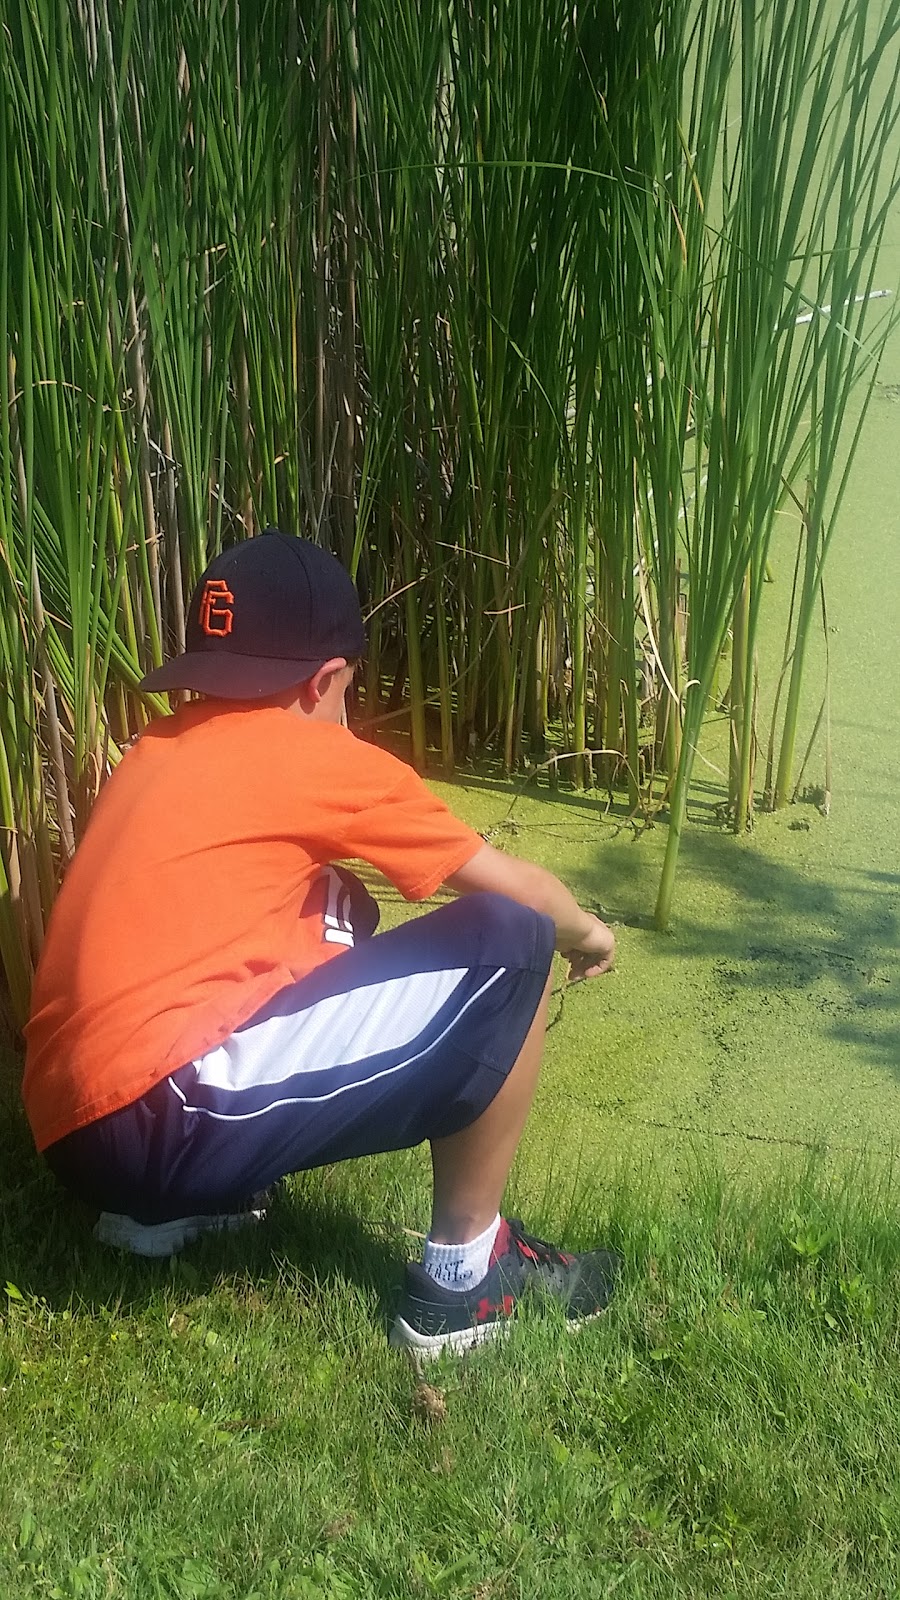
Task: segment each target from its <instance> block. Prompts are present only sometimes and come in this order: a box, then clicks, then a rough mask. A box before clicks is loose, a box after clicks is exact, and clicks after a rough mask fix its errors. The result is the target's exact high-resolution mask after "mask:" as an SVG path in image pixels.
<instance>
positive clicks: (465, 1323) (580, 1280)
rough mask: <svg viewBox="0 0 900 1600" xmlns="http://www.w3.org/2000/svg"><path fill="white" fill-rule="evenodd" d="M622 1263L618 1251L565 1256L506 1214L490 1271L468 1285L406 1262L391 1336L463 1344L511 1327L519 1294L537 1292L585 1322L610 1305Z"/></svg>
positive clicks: (398, 1340)
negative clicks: (447, 1284)
mask: <svg viewBox="0 0 900 1600" xmlns="http://www.w3.org/2000/svg"><path fill="white" fill-rule="evenodd" d="M620 1266H621V1260H620V1258H619V1256H618V1255H617V1254H616V1253H615V1251H612V1250H589V1251H587V1252H586V1253H585V1254H584V1255H577V1256H573V1255H566V1254H565V1252H564V1251H562V1250H557V1249H556V1248H555V1246H554V1245H552V1244H545V1243H544V1241H543V1240H542V1239H533V1238H532V1237H531V1236H530V1234H527V1233H526V1232H525V1231H524V1229H523V1227H522V1224H521V1222H519V1221H518V1219H517V1218H515V1217H511V1218H510V1219H509V1220H508V1221H507V1220H506V1219H505V1218H504V1219H503V1220H502V1221H501V1223H500V1228H499V1231H498V1233H497V1238H496V1240H495V1242H494V1248H493V1250H492V1252H491V1259H490V1264H489V1266H488V1270H487V1272H486V1274H485V1276H484V1277H483V1278H482V1280H481V1282H480V1283H477V1284H476V1285H475V1287H474V1288H472V1289H445V1288H444V1287H443V1285H442V1284H439V1283H435V1281H434V1279H433V1278H432V1277H430V1276H429V1274H428V1273H427V1272H426V1271H425V1269H424V1267H422V1266H421V1265H420V1264H419V1263H418V1262H417V1261H411V1262H410V1263H409V1265H408V1266H407V1269H406V1288H405V1290H404V1294H403V1299H402V1301H401V1303H400V1308H399V1310H398V1312H397V1315H396V1317H395V1319H394V1325H393V1327H392V1329H391V1333H390V1342H391V1344H392V1345H398V1346H404V1347H405V1348H407V1349H411V1350H413V1351H417V1352H419V1353H420V1354H421V1355H437V1354H438V1352H439V1351H441V1350H468V1349H470V1348H471V1347H472V1346H473V1345H476V1344H481V1343H483V1341H484V1340H485V1339H490V1338H492V1337H493V1335H494V1334H496V1333H497V1332H498V1330H499V1329H501V1328H503V1327H504V1326H508V1323H509V1319H510V1317H512V1316H514V1315H515V1312H516V1308H517V1307H518V1305H519V1303H520V1302H521V1300H522V1299H523V1297H524V1296H525V1295H531V1294H535V1293H536V1294H538V1295H546V1296H548V1298H550V1299H551V1300H556V1301H558V1302H559V1303H560V1304H561V1305H562V1307H563V1310H564V1311H565V1315H566V1319H567V1321H569V1322H570V1323H572V1324H573V1325H577V1324H580V1323H582V1322H587V1321H588V1320H589V1319H590V1318H591V1317H597V1316H599V1315H600V1312H601V1311H604V1310H605V1309H606V1306H607V1305H608V1304H609V1301H610V1298H611V1296H612V1293H613V1290H614V1288H615V1281H616V1276H617V1274H618V1271H619V1267H620Z"/></svg>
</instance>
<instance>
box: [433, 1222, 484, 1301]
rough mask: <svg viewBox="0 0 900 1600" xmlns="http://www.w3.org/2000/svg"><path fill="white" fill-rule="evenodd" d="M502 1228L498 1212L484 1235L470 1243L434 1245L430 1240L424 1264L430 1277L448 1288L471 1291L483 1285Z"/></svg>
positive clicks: (481, 1234)
mask: <svg viewBox="0 0 900 1600" xmlns="http://www.w3.org/2000/svg"><path fill="white" fill-rule="evenodd" d="M499 1227H500V1215H499V1212H498V1214H497V1216H496V1217H495V1218H494V1220H493V1222H492V1223H490V1224H489V1226H488V1227H487V1228H485V1230H484V1233H480V1234H479V1235H478V1238H477V1239H469V1240H468V1241H467V1243H466V1244H433V1243H432V1241H431V1239H430V1238H428V1239H426V1240H425V1249H424V1252H423V1254H422V1265H423V1267H424V1268H425V1271H426V1272H427V1273H428V1276H429V1278H433V1279H434V1281H435V1283H440V1284H442V1285H443V1287H444V1288H445V1289H471V1288H473V1286H474V1285H475V1284H476V1283H480V1282H481V1280H482V1278H483V1277H484V1275H485V1273H486V1272H487V1269H488V1262H489V1261H490V1259H491V1251H492V1249H493V1247H494V1240H495V1239H496V1237H497V1231H498V1229H499Z"/></svg>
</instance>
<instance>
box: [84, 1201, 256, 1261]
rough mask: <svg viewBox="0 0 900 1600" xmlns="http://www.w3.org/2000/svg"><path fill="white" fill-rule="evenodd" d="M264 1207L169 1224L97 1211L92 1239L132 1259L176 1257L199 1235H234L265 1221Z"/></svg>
mask: <svg viewBox="0 0 900 1600" xmlns="http://www.w3.org/2000/svg"><path fill="white" fill-rule="evenodd" d="M265 1215H266V1212H265V1208H264V1207H260V1208H259V1209H255V1210H250V1211H236V1212H234V1213H233V1214H231V1215H228V1214H223V1215H222V1216H215V1217H209V1216H201V1217H176V1218H174V1219H173V1221H171V1222H158V1223H155V1224H152V1223H151V1224H147V1223H143V1222H136V1221H135V1220H134V1218H133V1217H126V1216H120V1215H119V1214H118V1213H116V1212H114V1211H101V1213H100V1215H99V1217H98V1218H97V1221H96V1223H95V1224H94V1238H95V1239H96V1240H97V1242H98V1244H105V1245H109V1246H110V1247H111V1248H112V1249H114V1250H127V1251H128V1252H129V1253H130V1254H131V1255H133V1256H150V1257H155V1258H157V1259H161V1258H162V1257H163V1256H173V1255H177V1254H178V1252H179V1251H180V1250H183V1249H184V1247H185V1245H186V1244H190V1243H191V1242H192V1241H193V1240H194V1239H199V1238H200V1235H201V1234H203V1233H234V1232H236V1230H237V1229H238V1228H246V1227H250V1226H252V1225H253V1224H254V1223H258V1222H262V1221H263V1220H264V1219H265Z"/></svg>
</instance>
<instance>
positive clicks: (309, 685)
mask: <svg viewBox="0 0 900 1600" xmlns="http://www.w3.org/2000/svg"><path fill="white" fill-rule="evenodd" d="M346 665H347V661H346V658H345V657H344V656H334V657H333V658H332V660H331V661H323V663H322V665H321V667H320V668H319V670H318V672H314V673H313V675H312V677H311V678H308V679H307V681H306V683H305V684H304V685H303V687H304V688H305V690H306V692H307V695H308V696H309V698H310V700H311V701H312V703H313V705H318V703H319V701H320V700H321V699H322V697H323V696H324V695H326V694H327V693H328V690H329V689H330V687H331V684H332V680H333V678H334V675H335V673H336V672H343V670H344V668H345V667H346Z"/></svg>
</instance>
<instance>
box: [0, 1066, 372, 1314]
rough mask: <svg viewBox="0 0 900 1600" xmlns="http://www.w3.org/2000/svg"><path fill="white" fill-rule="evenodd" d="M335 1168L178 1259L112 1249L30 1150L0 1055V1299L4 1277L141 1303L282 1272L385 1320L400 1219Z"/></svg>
mask: <svg viewBox="0 0 900 1600" xmlns="http://www.w3.org/2000/svg"><path fill="white" fill-rule="evenodd" d="M348 1165H349V1164H348ZM357 1166H358V1167H360V1168H362V1167H364V1166H365V1163H357ZM338 1171H339V1169H336V1168H333V1167H327V1168H323V1169H321V1170H320V1171H316V1172H310V1173H303V1174H298V1175H296V1176H295V1177H293V1178H290V1179H288V1180H286V1183H285V1185H284V1186H282V1187H279V1188H277V1189H276V1190H275V1191H274V1192H273V1195H272V1199H271V1203H270V1205H269V1212H268V1216H267V1218H266V1220H265V1222H263V1223H261V1224H260V1225H258V1226H249V1227H247V1228H242V1229H240V1230H239V1231H238V1232H236V1233H230V1234H215V1235H209V1236H207V1237H204V1238H203V1239H200V1240H197V1241H196V1242H195V1243H194V1244H191V1245H190V1246H189V1247H188V1248H187V1249H186V1251H185V1252H184V1254H183V1255H181V1256H179V1257H177V1258H172V1259H171V1260H148V1259H145V1258H141V1257H134V1256H128V1255H126V1254H124V1253H123V1252H119V1251H114V1250H109V1249H107V1248H106V1247H105V1246H102V1245H99V1244H97V1243H96V1241H95V1240H94V1238H93V1235H92V1233H91V1228H92V1224H93V1221H94V1218H95V1215H96V1213H95V1212H92V1211H91V1210H89V1209H88V1208H87V1207H85V1206H82V1205H80V1204H79V1203H78V1201H76V1200H75V1199H73V1198H72V1197H71V1196H70V1195H68V1194H67V1193H66V1192H65V1191H64V1190H63V1189H62V1188H60V1186H59V1185H58V1184H57V1183H56V1180H55V1179H54V1177H53V1176H52V1174H51V1173H50V1171H49V1169H48V1168H47V1167H46V1165H45V1163H44V1162H43V1160H42V1159H41V1157H40V1156H38V1155H37V1153H36V1152H35V1150H34V1147H33V1144H32V1141H31V1136H30V1132H29V1130H28V1126H27V1123H26V1121H25V1117H24V1114H23V1113H22V1111H21V1109H20V1108H19V1105H18V1095H17V1068H16V1066H15V1065H14V1064H13V1063H9V1064H4V1067H3V1072H2V1094H0V1304H2V1303H3V1295H2V1289H3V1285H4V1284H6V1283H12V1284H13V1285H15V1288H16V1289H18V1290H19V1291H20V1292H21V1294H22V1295H24V1296H25V1297H26V1298H30V1297H32V1296H34V1297H37V1298H39V1299H40V1300H41V1301H43V1302H44V1303H46V1304H47V1306H48V1307H49V1308H50V1309H53V1310H57V1309H59V1308H60V1307H62V1306H65V1305H67V1304H69V1303H70V1302H71V1301H72V1300H73V1299H74V1300H75V1301H76V1302H78V1303H79V1304H80V1305H82V1306H84V1307H86V1308H88V1309H90V1310H91V1311H96V1310H98V1309H99V1308H100V1307H102V1306H110V1305H115V1306H116V1307H118V1308H122V1309H124V1310H127V1311H139V1310H141V1309H143V1308H145V1307H146V1306H148V1305H149V1304H150V1303H151V1302H152V1301H154V1300H156V1299H158V1297H159V1294H160V1291H161V1290H163V1289H166V1290H167V1292H168V1293H169V1294H170V1295H171V1296H173V1297H174V1298H175V1300H176V1301H177V1300H179V1299H181V1298H193V1297H195V1296H196V1295H198V1294H200V1295H202V1294H206V1293H209V1292H211V1291H212V1290H213V1289H214V1288H215V1287H216V1285H218V1284H221V1283H222V1282H223V1280H225V1281H227V1280H228V1279H235V1280H239V1281H240V1282H241V1283H242V1284H244V1285H246V1284H248V1283H250V1284H253V1285H254V1286H258V1287H260V1288H263V1287H264V1286H265V1285H266V1284H272V1283H275V1282H277V1281H283V1280H284V1279H285V1277H286V1276H288V1277H289V1278H290V1280H291V1281H295V1280H296V1282H297V1285H298V1290H299V1291H301V1292H304V1291H306V1290H307V1289H310V1290H318V1289H322V1290H325V1291H327V1290H328V1288H329V1286H330V1285H333V1286H334V1287H335V1288H337V1287H339V1286H346V1285H347V1284H348V1283H349V1284H353V1285H355V1286H356V1287H357V1288H358V1289H360V1290H362V1291H363V1293H364V1294H366V1296H368V1297H369V1298H371V1299H372V1300H373V1301H374V1303H375V1314H376V1316H380V1317H381V1319H382V1320H384V1321H387V1319H388V1318H389V1317H390V1315H391V1314H392V1312H393V1310H394V1306H395V1303H396V1299H397V1295H398V1291H399V1285H400V1280H401V1277H402V1266H403V1260H404V1241H403V1238H402V1235H401V1234H400V1231H399V1229H398V1230H395V1234H396V1236H395V1237H392V1236H391V1235H390V1233H389V1230H388V1229H387V1228H386V1227H385V1226H384V1224H383V1222H382V1219H381V1218H380V1217H379V1218H377V1219H376V1218H374V1217H372V1216H371V1214H370V1212H371V1206H370V1204H367V1197H366V1184H365V1176H366V1175H365V1173H364V1172H362V1171H360V1172H359V1174H358V1175H357V1178H356V1181H355V1182H353V1181H351V1182H349V1183H348V1182H347V1179H346V1175H344V1174H341V1175H340V1176H338V1177H336V1174H338ZM357 1195H358V1197H359V1204H357V1203H356V1201H357Z"/></svg>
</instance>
